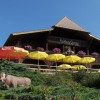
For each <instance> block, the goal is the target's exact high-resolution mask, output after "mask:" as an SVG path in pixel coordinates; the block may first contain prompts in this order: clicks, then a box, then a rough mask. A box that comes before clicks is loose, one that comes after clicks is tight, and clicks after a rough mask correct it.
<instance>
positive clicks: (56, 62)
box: [56, 60, 57, 72]
mask: <svg viewBox="0 0 100 100" xmlns="http://www.w3.org/2000/svg"><path fill="white" fill-rule="evenodd" d="M56 72H57V60H56Z"/></svg>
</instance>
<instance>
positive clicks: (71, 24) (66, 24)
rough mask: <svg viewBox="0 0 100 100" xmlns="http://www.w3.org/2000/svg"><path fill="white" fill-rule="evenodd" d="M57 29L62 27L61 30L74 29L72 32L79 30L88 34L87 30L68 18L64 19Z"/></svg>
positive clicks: (57, 25)
mask: <svg viewBox="0 0 100 100" xmlns="http://www.w3.org/2000/svg"><path fill="white" fill-rule="evenodd" d="M54 26H55V27H61V28H67V29H72V30H78V31H83V32H87V31H86V30H85V29H83V28H82V27H81V26H79V25H78V24H76V23H75V22H73V21H72V20H70V19H69V18H68V17H66V16H65V17H64V18H63V19H62V20H60V21H59V22H58V23H57V24H56V25H54Z"/></svg>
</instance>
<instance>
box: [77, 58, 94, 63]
mask: <svg viewBox="0 0 100 100" xmlns="http://www.w3.org/2000/svg"><path fill="white" fill-rule="evenodd" d="M94 61H95V58H94V57H83V58H81V59H80V60H79V61H78V62H79V63H92V62H94Z"/></svg>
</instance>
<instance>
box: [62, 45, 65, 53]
mask: <svg viewBox="0 0 100 100" xmlns="http://www.w3.org/2000/svg"><path fill="white" fill-rule="evenodd" d="M62 48H63V53H64V52H65V46H64V45H63V46H62Z"/></svg>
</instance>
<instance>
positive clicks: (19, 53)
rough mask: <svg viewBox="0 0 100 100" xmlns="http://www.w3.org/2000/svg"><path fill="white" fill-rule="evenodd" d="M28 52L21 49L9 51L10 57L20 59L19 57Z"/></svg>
mask: <svg viewBox="0 0 100 100" xmlns="http://www.w3.org/2000/svg"><path fill="white" fill-rule="evenodd" d="M28 54H29V52H28V51H27V50H24V49H21V50H14V51H11V52H9V55H10V58H12V59H13V58H14V59H20V58H24V57H25V56H27V55H28Z"/></svg>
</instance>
